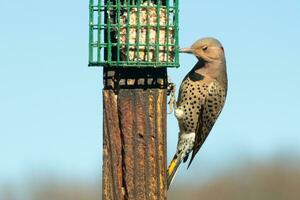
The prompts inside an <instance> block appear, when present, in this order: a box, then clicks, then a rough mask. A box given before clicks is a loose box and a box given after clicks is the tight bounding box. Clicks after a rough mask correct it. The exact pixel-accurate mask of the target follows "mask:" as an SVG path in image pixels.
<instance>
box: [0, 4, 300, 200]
mask: <svg viewBox="0 0 300 200" xmlns="http://www.w3.org/2000/svg"><path fill="white" fill-rule="evenodd" d="M180 4H181V5H180V46H182V47H185V46H189V45H191V44H192V43H193V42H194V41H195V40H196V39H198V38H201V37H206V36H213V37H216V38H218V39H219V40H220V41H221V42H222V43H223V45H224V47H225V53H226V59H227V66H228V76H229V91H228V97H227V102H226V105H225V108H224V110H223V112H222V114H221V115H220V118H219V119H218V121H217V123H216V125H215V127H214V129H213V130H212V132H211V134H210V135H209V137H208V139H207V141H206V142H205V144H204V145H203V147H202V148H201V150H200V152H199V153H198V155H197V157H196V158H195V161H194V163H193V164H192V165H191V167H190V168H189V170H186V165H182V166H181V168H180V170H179V172H178V175H177V177H176V179H175V181H174V184H173V185H172V187H171V189H170V191H169V199H170V200H177V199H191V200H193V199H212V200H226V199H231V200H234V199H244V200H247V199H251V200H257V199H261V200H269V199H270V200H271V199H272V200H277V199H278V200H294V199H295V200H298V199H300V190H299V189H298V188H299V185H300V168H299V163H300V131H299V127H298V124H299V122H300V121H299V113H300V101H299V98H300V93H299V91H300V90H299V86H300V78H299V74H300V59H299V53H300V39H299V36H300V20H299V19H300V12H299V10H300V2H299V1H298V0H286V1H283V0H279V1H276V2H275V1H271V0H265V1H258V0H253V1H237V0H228V1H217V0H212V1H199V0H190V1H181V2H180ZM0 24H1V28H0V36H1V37H0V55H1V59H0V91H1V92H0V111H1V112H0V136H1V137H0V158H1V159H0V200H60V199H64V200H69V199H70V200H71V199H72V200H77V199H78V200H79V199H82V200H83V199H85V200H86V199H91V200H93V199H101V165H102V161H101V159H102V152H101V151H102V149H101V147H102V96H101V95H102V93H101V89H102V86H103V85H102V69H101V68H88V67H87V62H88V54H87V53H88V46H87V45H88V2H87V1H70V0H65V1H58V0H53V1H43V2H41V1H37V0H27V1H9V0H1V1H0ZM195 62H196V59H195V58H194V57H192V56H191V55H181V56H180V63H181V67H180V68H179V69H170V70H169V75H170V77H171V79H172V81H173V82H175V83H177V85H179V84H180V82H181V80H182V79H183V77H184V74H186V73H187V72H188V71H189V70H190V69H191V67H192V66H193V65H194V63H195ZM177 133H178V128H177V122H176V119H175V117H174V116H173V115H169V116H168V158H169V160H170V159H171V157H172V156H173V153H174V152H175V148H176V147H175V146H176V142H177Z"/></svg>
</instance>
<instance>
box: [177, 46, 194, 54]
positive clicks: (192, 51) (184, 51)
mask: <svg viewBox="0 0 300 200" xmlns="http://www.w3.org/2000/svg"><path fill="white" fill-rule="evenodd" d="M179 52H180V53H188V54H194V49H193V48H191V47H188V48H180V49H179Z"/></svg>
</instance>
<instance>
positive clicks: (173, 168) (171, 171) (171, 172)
mask: <svg viewBox="0 0 300 200" xmlns="http://www.w3.org/2000/svg"><path fill="white" fill-rule="evenodd" d="M180 163H181V160H180V159H179V158H178V156H177V155H175V156H174V158H173V159H172V161H171V163H170V165H169V167H168V180H167V181H168V189H169V187H170V185H171V183H172V181H173V179H174V178H175V175H176V172H177V169H178V167H179V165H180Z"/></svg>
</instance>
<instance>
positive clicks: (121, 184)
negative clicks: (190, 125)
mask: <svg viewBox="0 0 300 200" xmlns="http://www.w3.org/2000/svg"><path fill="white" fill-rule="evenodd" d="M166 88H167V70H166V69H155V68H149V69H144V68H143V69H137V68H134V69H132V68H131V69H130V68H129V69H128V68H121V69H113V70H112V69H109V68H104V90H103V106H104V113H103V115H104V120H103V121H104V131H103V133H104V135H103V188H102V192H103V194H102V195H103V196H102V197H103V198H102V199H103V200H165V199H166V193H167V186H166V176H167V175H166V167H167V166H166V164H167V163H166V161H167V155H166V101H167V91H166Z"/></svg>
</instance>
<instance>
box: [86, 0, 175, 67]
mask: <svg viewBox="0 0 300 200" xmlns="http://www.w3.org/2000/svg"><path fill="white" fill-rule="evenodd" d="M178 1H179V0H90V19H89V27H90V29H89V66H104V67H178V66H179V51H178V49H179V47H178V21H179V19H178V14H179V11H178Z"/></svg>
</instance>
